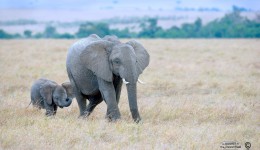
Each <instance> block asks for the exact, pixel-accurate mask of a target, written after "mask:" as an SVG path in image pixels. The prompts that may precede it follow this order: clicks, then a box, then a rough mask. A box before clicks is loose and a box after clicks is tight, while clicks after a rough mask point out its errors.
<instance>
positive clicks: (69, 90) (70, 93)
mask: <svg viewBox="0 0 260 150" xmlns="http://www.w3.org/2000/svg"><path fill="white" fill-rule="evenodd" d="M61 86H62V87H63V88H64V89H65V90H66V93H67V96H68V97H69V98H73V97H74V93H73V88H72V85H71V84H70V82H64V83H62V84H61Z"/></svg>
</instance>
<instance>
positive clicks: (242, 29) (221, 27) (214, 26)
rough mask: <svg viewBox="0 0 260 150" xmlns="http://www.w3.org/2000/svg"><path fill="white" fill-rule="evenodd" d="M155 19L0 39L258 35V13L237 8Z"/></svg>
mask: <svg viewBox="0 0 260 150" xmlns="http://www.w3.org/2000/svg"><path fill="white" fill-rule="evenodd" d="M157 22H158V19H157V18H150V19H148V20H146V21H144V22H142V23H140V29H141V30H140V32H138V33H136V32H131V31H130V30H129V29H128V28H125V29H122V30H119V29H110V28H109V25H108V24H107V23H102V22H100V23H93V22H86V23H84V24H81V25H80V27H79V29H78V31H77V32H76V33H75V34H69V33H63V34H60V33H58V32H57V31H56V28H55V27H53V26H47V27H46V28H45V30H44V32H43V33H36V34H34V35H33V34H32V31H30V30H25V31H24V34H23V35H20V34H14V35H12V34H8V33H6V32H5V31H3V30H0V38H6V39H11V38H65V39H72V38H83V37H87V36H88V35H90V34H93V33H95V34H97V35H99V36H101V37H103V36H105V35H108V34H113V35H116V36H118V37H120V38H259V37H260V16H259V15H257V18H256V19H255V20H249V19H248V18H246V17H243V16H241V14H240V11H239V10H237V9H234V10H233V12H232V13H229V14H226V15H225V16H224V17H222V18H221V19H215V20H213V21H211V22H209V23H207V24H205V25H203V24H202V20H201V19H200V18H198V19H197V20H196V21H194V22H193V23H184V24H182V25H181V27H176V26H173V27H171V28H169V29H163V28H161V27H160V26H158V25H157Z"/></svg>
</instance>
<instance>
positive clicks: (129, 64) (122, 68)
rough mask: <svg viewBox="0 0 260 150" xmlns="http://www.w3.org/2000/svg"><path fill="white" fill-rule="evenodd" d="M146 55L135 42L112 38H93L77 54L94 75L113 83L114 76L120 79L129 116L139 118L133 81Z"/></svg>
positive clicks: (146, 61) (142, 67)
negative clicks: (93, 39) (127, 102)
mask: <svg viewBox="0 0 260 150" xmlns="http://www.w3.org/2000/svg"><path fill="white" fill-rule="evenodd" d="M149 59H150V56H149V54H148V53H147V51H146V49H145V48H144V47H143V46H142V45H141V44H140V43H138V42H137V41H135V40H131V41H129V42H127V43H121V42H117V40H114V38H113V37H112V40H111V37H110V38H109V37H106V38H105V40H104V38H103V40H98V41H94V42H92V43H91V44H89V45H88V46H87V47H86V48H85V50H84V51H83V52H82V53H81V55H80V60H81V62H83V64H84V65H85V66H86V67H87V69H89V70H91V71H92V72H93V73H94V74H95V75H96V76H97V77H99V78H102V79H103V80H105V81H107V82H113V77H114V75H116V76H119V77H120V78H122V80H123V82H124V83H125V84H127V92H128V100H129V106H130V110H131V112H132V117H133V118H134V120H135V121H136V122H138V121H139V120H140V116H139V112H138V108H137V100H136V99H137V98H136V83H137V81H138V77H139V75H140V74H141V73H142V72H143V70H144V69H145V68H146V67H147V66H148V64H149Z"/></svg>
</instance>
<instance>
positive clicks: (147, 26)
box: [138, 18, 162, 38]
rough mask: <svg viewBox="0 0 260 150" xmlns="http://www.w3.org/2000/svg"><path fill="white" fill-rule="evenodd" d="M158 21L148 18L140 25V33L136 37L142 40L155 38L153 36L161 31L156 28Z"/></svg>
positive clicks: (159, 28)
mask: <svg viewBox="0 0 260 150" xmlns="http://www.w3.org/2000/svg"><path fill="white" fill-rule="evenodd" d="M157 21H158V19H156V18H150V19H148V21H147V22H145V23H141V24H140V28H141V31H140V33H139V34H138V37H143V38H155V34H156V32H157V31H158V30H161V29H162V28H161V27H158V26H157Z"/></svg>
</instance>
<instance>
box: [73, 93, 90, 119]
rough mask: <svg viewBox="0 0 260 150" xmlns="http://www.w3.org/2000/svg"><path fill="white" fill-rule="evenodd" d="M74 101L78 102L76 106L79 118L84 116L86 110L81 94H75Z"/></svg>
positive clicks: (84, 100)
mask: <svg viewBox="0 0 260 150" xmlns="http://www.w3.org/2000/svg"><path fill="white" fill-rule="evenodd" d="M75 96H76V99H77V102H78V106H79V113H80V114H79V117H81V116H84V115H85V110H86V103H87V102H86V99H85V98H84V96H83V95H82V94H76V95H75Z"/></svg>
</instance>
